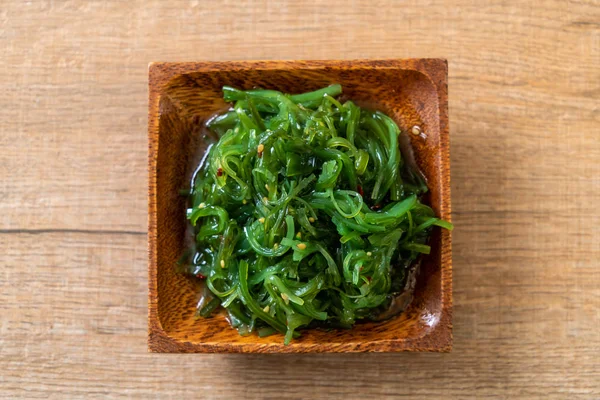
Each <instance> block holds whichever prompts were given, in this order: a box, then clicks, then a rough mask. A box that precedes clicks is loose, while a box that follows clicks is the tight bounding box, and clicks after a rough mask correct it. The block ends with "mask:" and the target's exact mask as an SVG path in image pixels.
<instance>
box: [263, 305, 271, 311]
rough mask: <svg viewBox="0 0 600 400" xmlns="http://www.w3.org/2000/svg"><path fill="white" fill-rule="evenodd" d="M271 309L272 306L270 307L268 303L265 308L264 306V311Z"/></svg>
mask: <svg viewBox="0 0 600 400" xmlns="http://www.w3.org/2000/svg"><path fill="white" fill-rule="evenodd" d="M270 309H271V308H270V307H269V305H268V304H267V305H266V306H265V308H263V311H264V312H269V310H270Z"/></svg>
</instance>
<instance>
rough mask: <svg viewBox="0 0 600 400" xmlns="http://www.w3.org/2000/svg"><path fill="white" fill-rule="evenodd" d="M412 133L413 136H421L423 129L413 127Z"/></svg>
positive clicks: (416, 126)
mask: <svg viewBox="0 0 600 400" xmlns="http://www.w3.org/2000/svg"><path fill="white" fill-rule="evenodd" d="M411 132H412V134H413V135H415V136H417V135H419V134H421V127H420V126H418V125H415V126H413V127H412V130H411Z"/></svg>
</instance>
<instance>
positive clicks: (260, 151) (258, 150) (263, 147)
mask: <svg viewBox="0 0 600 400" xmlns="http://www.w3.org/2000/svg"><path fill="white" fill-rule="evenodd" d="M264 149H265V145H264V144H262V143H261V144H259V145H258V147H257V148H256V151H257V152H258V153H262V152H263V150H264Z"/></svg>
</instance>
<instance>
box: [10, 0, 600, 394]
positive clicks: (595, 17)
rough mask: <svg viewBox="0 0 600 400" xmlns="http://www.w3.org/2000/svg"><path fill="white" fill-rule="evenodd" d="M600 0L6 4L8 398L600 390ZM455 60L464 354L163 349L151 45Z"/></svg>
mask: <svg viewBox="0 0 600 400" xmlns="http://www.w3.org/2000/svg"><path fill="white" fill-rule="evenodd" d="M599 26H600V4H599V3H598V2H597V1H596V0H581V1H575V0H569V1H559V0H543V1H539V2H506V1H500V0H492V1H489V2H472V1H467V0H453V1H448V2H442V1H439V0H433V1H430V2H422V1H420V2H419V1H413V0H411V1H406V2H391V1H385V0H374V1H369V2H367V1H354V2H350V3H349V2H347V1H342V0H329V1H322V0H315V1H313V2H279V3H278V4H277V5H274V4H268V3H267V2H266V1H258V2H248V1H245V0H243V1H235V2H234V1H224V2H199V1H172V2H161V1H157V0H152V1H147V2H142V1H137V0H136V1H128V2H78V1H63V2H51V1H36V2H21V1H12V0H9V1H5V2H3V4H2V7H0V43H1V45H2V50H3V53H2V57H0V91H1V92H2V94H3V95H2V96H1V97H0V198H1V201H0V249H2V251H1V252H0V265H1V266H2V268H1V269H0V393H1V395H0V397H7V398H15V397H30V398H33V397H47V396H51V397H56V398H65V397H68V398H75V397H102V396H105V395H111V396H115V397H117V396H122V397H139V398H148V397H191V396H205V397H209V398H232V397H235V396H238V397H242V396H247V397H262V398H275V397H278V398H282V397H283V398H287V397H290V398H304V397H342V396H344V397H347V398H358V397H361V398H362V397H367V396H369V395H371V396H373V397H376V398H383V397H392V396H396V397H410V398H425V397H429V398H431V396H435V397H449V398H460V399H464V398H484V397H490V398H518V397H520V398H544V399H545V398H560V399H562V398H567V397H568V398H598V397H599V396H600V364H599V362H598V361H597V359H598V356H597V355H598V354H600V330H599V329H598V328H599V326H600V313H599V312H598V310H600V272H599V271H600V268H599V267H600V241H598V239H597V238H598V236H599V234H600V230H599V228H598V226H600V216H599V215H598V213H597V204H600V179H599V177H600V162H599V160H600V140H598V134H599V130H598V126H599V123H600V114H599V113H598V102H599V98H600V75H599V74H598V71H599V68H600V47H599V43H600V30H599V29H598V27H599ZM401 57H444V58H447V59H448V60H449V80H450V83H449V95H450V100H449V104H450V132H451V157H452V159H451V164H452V165H451V170H452V205H453V210H454V214H453V220H454V222H455V224H456V230H455V232H454V235H453V243H454V246H453V247H454V252H453V253H454V263H453V264H454V349H453V352H452V353H451V354H444V355H436V354H394V355H392V354H381V355H380V354H374V355H350V356H343V355H320V356H310V355H309V356H283V357H272V356H271V357H269V356H235V355H230V356H219V355H203V356H190V357H179V356H177V357H175V356H157V355H150V354H147V353H146V322H147V319H146V298H147V297H146V296H147V292H146V287H147V286H146V284H147V277H146V266H147V261H146V260H147V250H146V237H145V232H146V229H147V226H146V182H147V179H146V177H147V175H146V174H147V172H146V162H147V158H146V157H147V141H146V140H147V139H146V123H147V64H148V62H150V61H161V60H162V61H165V60H169V61H186V60H193V61H196V60H207V59H213V60H227V59H234V60H240V59H344V58H345V59H349V58H401Z"/></svg>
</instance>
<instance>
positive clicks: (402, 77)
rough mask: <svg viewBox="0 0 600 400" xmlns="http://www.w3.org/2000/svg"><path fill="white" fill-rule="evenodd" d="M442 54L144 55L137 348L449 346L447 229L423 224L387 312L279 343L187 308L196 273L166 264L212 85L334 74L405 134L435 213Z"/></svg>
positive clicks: (299, 80) (444, 176) (446, 213)
mask: <svg viewBox="0 0 600 400" xmlns="http://www.w3.org/2000/svg"><path fill="white" fill-rule="evenodd" d="M447 77H448V64H447V62H446V60H440V59H408V60H376V61H370V60H361V61H248V62H199V63H152V64H150V66H149V89H150V91H149V101H150V103H149V118H148V120H149V122H148V134H149V170H150V173H149V209H148V224H149V227H148V231H149V232H148V241H149V258H150V262H149V301H148V319H149V321H148V348H149V351H153V352H161V353H162V352H169V353H171V352H184V353H192V352H244V353H299V352H367V351H369V352H371V351H378V352H383V351H386V352H390V351H406V350H408V351H449V350H450V349H451V348H452V259H451V236H450V232H449V231H446V230H441V229H438V228H436V229H434V231H433V234H432V237H431V243H430V244H431V254H430V255H429V256H427V257H425V258H424V260H423V262H422V265H421V270H420V273H419V275H418V278H417V285H416V289H415V298H414V300H413V302H412V304H411V305H410V306H409V308H408V309H407V310H406V311H405V312H404V313H403V314H401V315H399V316H398V317H396V318H394V319H391V320H388V321H384V322H367V323H358V324H357V325H356V326H355V327H354V328H353V329H351V330H335V331H329V332H326V331H323V330H306V331H303V332H302V336H301V337H300V338H299V339H296V340H294V341H292V343H291V344H290V345H288V346H285V345H284V344H283V336H282V335H273V336H269V337H266V338H259V337H258V336H257V335H256V334H252V335H249V336H245V337H242V336H240V335H239V334H238V333H237V331H236V330H234V329H232V328H230V326H229V324H228V323H227V321H225V319H223V318H221V317H215V318H210V319H203V318H195V316H194V314H195V311H196V304H197V301H198V297H199V295H198V288H197V285H196V283H195V282H194V281H193V280H192V279H190V278H187V277H185V276H183V275H180V274H178V273H177V272H176V271H175V268H174V265H175V262H176V260H177V259H178V258H179V257H180V255H181V253H182V250H183V246H184V233H185V229H186V228H185V227H186V223H187V222H186V220H185V217H184V215H185V199H184V198H182V197H181V196H180V195H179V194H178V191H179V189H181V188H184V187H186V186H187V183H188V182H189V168H190V164H191V163H192V162H193V159H194V157H197V156H198V155H197V154H194V153H195V149H201V151H202V149H203V148H204V147H203V143H202V142H201V141H200V140H199V139H198V138H199V135H198V131H199V127H200V125H201V124H202V123H203V121H205V120H206V118H208V117H209V116H210V115H212V114H214V113H215V112H217V111H220V110H223V109H224V108H225V107H226V106H227V105H226V103H225V102H224V101H223V99H222V97H223V96H222V91H221V88H222V87H223V86H224V85H230V86H234V87H237V88H242V89H250V88H253V87H263V88H267V89H277V90H280V91H283V92H288V93H299V92H305V91H310V90H315V89H317V88H320V87H323V86H325V85H329V84H332V83H340V84H341V85H342V87H343V91H344V96H346V97H348V98H350V99H352V100H356V101H357V102H358V104H362V105H368V106H371V107H376V108H378V109H380V110H382V111H385V112H387V113H388V115H390V116H392V117H393V118H394V119H395V120H396V122H397V123H398V125H399V126H400V128H401V129H402V130H403V131H410V129H411V128H412V127H413V126H414V125H419V126H420V127H422V129H423V132H424V133H425V135H426V139H425V140H423V139H422V138H418V137H412V135H411V140H412V144H413V147H414V150H415V154H416V159H417V163H418V164H419V166H420V167H421V169H422V170H423V172H424V173H425V175H426V176H427V179H428V184H429V188H430V193H429V196H428V197H429V198H428V202H429V204H430V205H431V206H432V207H433V209H434V210H435V213H436V215H438V216H440V217H441V218H443V219H445V220H448V221H449V220H450V167H449V136H448V86H447V85H448V78H447Z"/></svg>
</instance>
